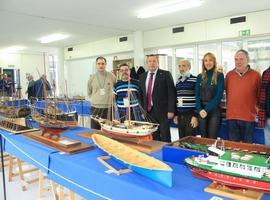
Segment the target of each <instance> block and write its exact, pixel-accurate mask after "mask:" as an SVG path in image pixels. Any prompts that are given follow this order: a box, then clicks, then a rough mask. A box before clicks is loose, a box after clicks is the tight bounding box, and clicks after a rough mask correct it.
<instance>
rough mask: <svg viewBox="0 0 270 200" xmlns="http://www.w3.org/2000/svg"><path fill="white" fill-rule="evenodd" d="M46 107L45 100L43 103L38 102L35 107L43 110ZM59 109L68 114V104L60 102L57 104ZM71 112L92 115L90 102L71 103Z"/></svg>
mask: <svg viewBox="0 0 270 200" xmlns="http://www.w3.org/2000/svg"><path fill="white" fill-rule="evenodd" d="M44 106H45V102H44V100H42V101H36V102H35V107H36V108H40V109H43V108H44ZM57 107H58V108H59V109H61V110H62V111H64V112H66V111H67V110H68V109H67V103H66V102H64V101H58V102H57ZM68 107H69V110H70V111H74V110H76V111H77V112H78V115H88V116H89V115H90V108H91V105H90V102H89V101H71V102H69V106H68Z"/></svg>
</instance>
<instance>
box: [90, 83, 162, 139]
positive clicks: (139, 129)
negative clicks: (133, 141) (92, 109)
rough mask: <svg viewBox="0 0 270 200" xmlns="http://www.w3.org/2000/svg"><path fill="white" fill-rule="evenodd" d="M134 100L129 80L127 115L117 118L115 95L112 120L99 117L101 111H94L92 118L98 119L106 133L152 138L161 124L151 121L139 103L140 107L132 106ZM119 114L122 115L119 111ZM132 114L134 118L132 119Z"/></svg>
mask: <svg viewBox="0 0 270 200" xmlns="http://www.w3.org/2000/svg"><path fill="white" fill-rule="evenodd" d="M113 96H114V95H113ZM134 100H135V98H134V96H133V95H132V93H131V89H130V80H129V81H128V91H127V99H126V102H125V103H126V104H127V110H126V112H125V113H126V115H125V116H122V117H120V118H119V119H116V118H115V115H116V114H117V112H116V109H114V107H117V106H115V100H114V97H113V98H112V103H111V104H112V107H111V115H112V120H109V119H104V118H101V117H99V115H100V113H92V115H91V119H92V120H95V121H97V122H98V123H99V124H100V126H101V131H102V132H104V133H106V134H109V135H110V134H111V135H116V136H120V137H128V138H137V139H139V140H151V139H152V133H153V132H155V131H157V129H158V126H159V125H158V124H156V123H152V122H151V120H150V119H149V117H147V113H146V112H145V111H144V110H143V108H142V107H141V106H140V105H138V107H131V105H130V104H131V103H130V102H132V101H134ZM136 109H139V110H136ZM118 115H119V116H120V114H119V113H118ZM132 116H133V118H134V119H131V118H132Z"/></svg>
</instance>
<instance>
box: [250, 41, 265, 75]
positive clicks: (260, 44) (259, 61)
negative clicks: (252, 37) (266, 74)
mask: <svg viewBox="0 0 270 200" xmlns="http://www.w3.org/2000/svg"><path fill="white" fill-rule="evenodd" d="M248 52H249V56H250V65H251V67H252V68H253V69H256V70H257V71H259V72H260V73H262V72H263V71H264V70H266V69H267V68H268V66H269V60H270V39H268V40H256V41H248Z"/></svg>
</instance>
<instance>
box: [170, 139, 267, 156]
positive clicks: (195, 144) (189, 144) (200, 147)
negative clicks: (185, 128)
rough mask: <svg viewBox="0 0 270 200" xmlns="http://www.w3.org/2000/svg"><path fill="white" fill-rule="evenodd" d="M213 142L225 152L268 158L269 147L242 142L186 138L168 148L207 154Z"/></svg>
mask: <svg viewBox="0 0 270 200" xmlns="http://www.w3.org/2000/svg"><path fill="white" fill-rule="evenodd" d="M215 142H217V143H216V145H217V147H218V148H221V147H224V148H225V150H232V151H242V152H246V153H251V154H261V155H267V156H270V147H269V146H265V145H260V144H248V143H243V142H234V141H229V140H216V139H211V138H202V137H194V136H188V137H184V138H181V139H180V140H178V141H175V142H172V143H171V144H170V145H169V146H172V147H173V148H184V149H191V150H195V151H201V152H207V151H208V147H210V146H212V144H214V143H215Z"/></svg>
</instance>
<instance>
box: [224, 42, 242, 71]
mask: <svg viewBox="0 0 270 200" xmlns="http://www.w3.org/2000/svg"><path fill="white" fill-rule="evenodd" d="M242 44H243V43H242V42H241V41H231V42H222V46H221V51H222V52H221V54H222V58H221V62H222V64H221V65H222V67H223V73H224V74H226V73H227V72H228V71H230V70H232V69H234V66H235V64H234V55H235V53H236V51H237V50H239V49H241V48H242Z"/></svg>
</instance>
